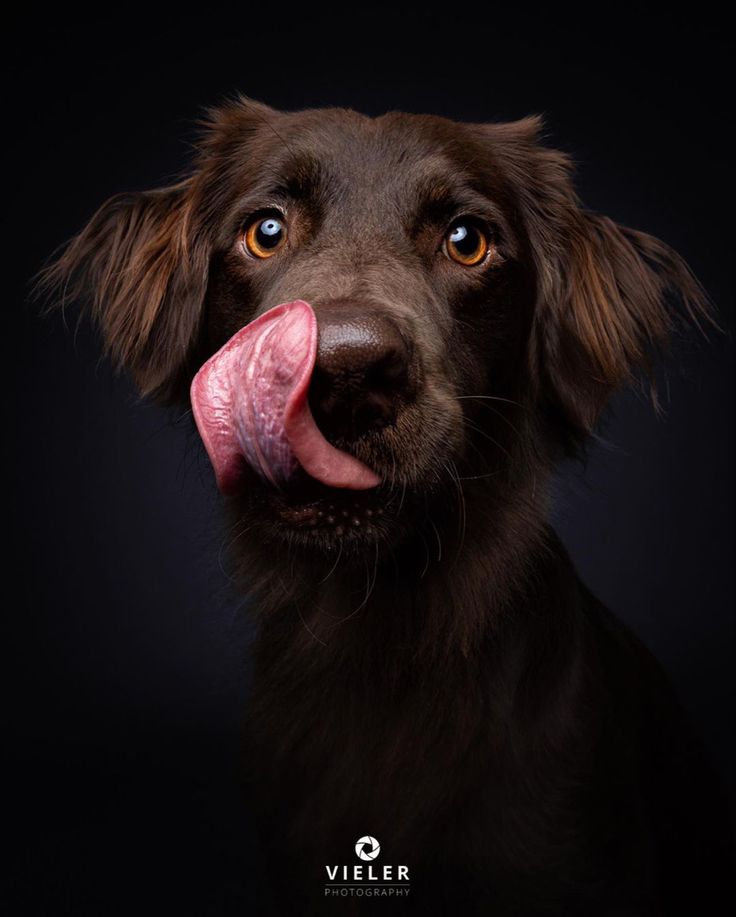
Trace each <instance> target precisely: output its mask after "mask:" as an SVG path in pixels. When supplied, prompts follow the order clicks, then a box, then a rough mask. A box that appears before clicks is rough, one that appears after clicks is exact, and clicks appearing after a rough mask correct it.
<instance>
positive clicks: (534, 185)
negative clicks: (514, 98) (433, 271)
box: [486, 118, 713, 440]
mask: <svg viewBox="0 0 736 917" xmlns="http://www.w3.org/2000/svg"><path fill="white" fill-rule="evenodd" d="M540 129H541V121H540V119H539V118H527V119H524V120H523V121H520V122H516V123H513V124H503V125H488V126H487V129H486V130H487V134H489V135H490V137H491V138H492V140H493V150H494V153H495V156H496V159H497V160H498V162H499V164H500V165H501V168H502V170H503V172H504V174H505V175H506V177H507V179H508V181H509V183H510V185H511V192H512V194H513V195H514V197H515V198H516V199H517V200H518V201H519V204H520V211H521V217H522V220H523V222H524V225H525V230H526V233H527V235H528V238H529V242H530V247H531V251H532V256H533V258H534V261H535V263H536V274H537V305H536V312H535V317H534V323H533V328H532V334H531V342H530V359H531V363H532V366H531V370H532V373H531V375H532V379H533V380H534V382H535V388H536V395H537V397H538V399H539V402H540V403H541V404H543V405H546V406H547V407H549V408H551V409H552V410H554V411H555V413H557V414H558V415H559V414H561V415H562V416H563V418H564V419H565V420H566V421H567V423H568V426H569V429H570V431H571V433H572V435H573V440H577V439H579V438H581V437H582V436H583V435H584V434H586V433H589V432H590V431H591V430H592V429H593V427H594V425H595V423H596V420H597V419H598V417H599V416H600V413H601V411H602V409H603V407H604V405H605V403H606V401H607V400H608V398H609V397H610V395H611V394H612V392H613V391H614V390H615V389H617V388H619V387H620V386H622V385H624V384H626V383H627V382H629V381H631V380H632V379H633V378H634V375H635V373H636V371H637V370H640V369H644V370H645V371H647V370H648V369H649V366H650V358H651V355H652V353H653V352H654V351H656V350H657V349H658V348H662V347H663V346H664V345H666V343H667V341H668V340H669V338H670V336H671V334H672V332H673V331H674V329H675V327H676V326H677V324H678V319H679V318H682V317H685V318H687V319H691V320H692V321H694V323H695V324H696V325H698V326H699V327H702V323H703V322H710V323H713V321H712V319H711V317H710V311H709V308H708V305H707V300H706V296H705V294H704V292H703V290H702V288H701V286H700V285H699V283H698V281H697V280H696V278H695V277H694V276H693V274H692V272H691V271H690V269H689V268H688V266H687V264H686V263H685V262H684V261H683V259H682V258H681V257H680V256H679V255H678V254H677V253H676V252H674V251H673V250H672V249H671V248H669V247H668V246H667V245H665V244H664V243H663V242H660V241H659V240H658V239H655V238H654V237H652V236H649V235H647V234H646V233H642V232H636V231H634V230H631V229H627V228H625V227H622V226H619V225H617V224H616V223H614V222H613V221H612V220H610V219H608V218H606V217H603V216H598V215H596V214H592V213H589V212H586V211H585V210H583V209H582V208H581V206H580V203H579V200H578V198H577V196H576V194H575V192H574V190H573V186H572V181H571V173H572V164H571V161H570V159H569V158H568V157H567V156H566V155H564V154H563V153H560V152H558V151H555V150H550V149H547V148H545V147H544V146H542V145H541V144H540V143H539V133H540ZM678 307H679V308H678ZM651 392H652V396H653V398H654V401H655V405H656V393H655V391H654V388H653V386H652V388H651Z"/></svg>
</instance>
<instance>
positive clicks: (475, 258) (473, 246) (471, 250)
mask: <svg viewBox="0 0 736 917" xmlns="http://www.w3.org/2000/svg"><path fill="white" fill-rule="evenodd" d="M489 248H490V242H489V241H488V236H487V235H486V234H485V232H484V231H483V230H482V229H481V228H480V227H479V226H476V224H475V223H473V222H471V221H469V220H457V221H456V222H455V223H453V224H452V226H450V228H449V229H448V230H447V234H446V235H445V252H446V253H447V256H448V257H449V258H452V260H453V261H456V262H457V263H458V264H462V265H464V266H465V267H474V266H475V265H476V264H480V263H481V261H483V259H484V258H485V257H486V255H487V254H488V249H489Z"/></svg>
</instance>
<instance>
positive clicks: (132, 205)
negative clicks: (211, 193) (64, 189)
mask: <svg viewBox="0 0 736 917" xmlns="http://www.w3.org/2000/svg"><path fill="white" fill-rule="evenodd" d="M191 185H192V182H191V180H186V181H184V182H181V183H180V184H178V185H174V186H172V187H169V188H161V189H159V190H156V191H144V192H140V193H135V194H117V195H115V196H114V197H112V198H110V199H109V200H108V201H106V202H105V203H104V204H103V205H102V206H101V207H100V209H99V210H98V211H97V213H95V214H94V216H93V217H92V219H91V220H90V221H89V223H88V224H87V225H86V226H85V227H84V229H83V230H82V231H81V232H80V233H79V235H78V236H76V237H75V238H74V239H73V240H72V241H71V242H70V243H69V245H68V246H67V248H66V249H65V250H64V252H63V253H62V255H61V256H60V257H59V258H58V260H57V261H56V262H54V263H53V264H52V265H51V266H50V267H49V268H48V269H47V270H46V271H45V272H44V274H43V275H42V278H41V286H42V288H45V289H46V290H47V291H54V292H56V291H58V292H59V296H58V299H59V300H60V304H61V305H64V304H65V303H67V302H70V301H72V300H83V301H84V302H85V303H86V304H87V305H88V308H89V311H90V313H91V315H92V317H93V318H94V319H95V320H96V322H97V323H98V324H99V326H100V328H101V330H102V334H103V338H104V341H105V344H106V346H107V349H108V351H109V352H110V354H111V355H112V357H113V359H114V360H115V362H116V363H117V364H118V365H124V366H126V367H127V368H128V369H129V370H130V372H131V373H132V375H133V378H134V380H135V382H136V384H137V385H138V387H139V389H140V390H141V393H142V394H144V395H149V394H156V395H159V396H162V397H164V398H165V397H168V396H171V395H173V394H174V392H175V390H176V388H177V377H178V375H179V374H180V372H181V371H182V369H183V367H184V365H185V364H186V362H187V358H188V356H189V353H190V350H191V348H192V346H193V342H194V339H195V336H196V331H197V328H198V326H199V320H200V315H201V308H202V303H203V300H204V294H205V289H206V284H207V266H208V261H209V251H208V249H207V246H206V245H205V244H203V242H201V241H199V242H197V241H196V240H195V239H193V238H192V236H193V233H192V226H191Z"/></svg>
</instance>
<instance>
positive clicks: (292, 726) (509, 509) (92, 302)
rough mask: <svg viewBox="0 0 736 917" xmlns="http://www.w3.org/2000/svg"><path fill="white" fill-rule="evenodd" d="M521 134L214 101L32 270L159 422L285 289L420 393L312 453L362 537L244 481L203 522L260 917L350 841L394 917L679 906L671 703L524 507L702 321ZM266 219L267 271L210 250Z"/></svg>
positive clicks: (529, 131) (308, 907)
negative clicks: (464, 238)
mask: <svg viewBox="0 0 736 917" xmlns="http://www.w3.org/2000/svg"><path fill="white" fill-rule="evenodd" d="M540 131H541V124H540V121H539V119H537V118H528V119H525V120H523V121H521V122H518V123H515V124H493V125H460V124H455V123H453V122H450V121H447V120H444V119H440V118H432V117H420V116H409V115H402V114H396V113H393V114H389V115H386V116H384V117H383V118H380V119H376V120H371V119H368V118H364V117H363V116H361V115H357V114H356V113H354V112H349V111H343V110H327V111H310V112H302V113H296V114H283V113H278V112H274V111H273V110H271V109H268V108H266V107H265V106H262V105H259V104H256V103H253V102H250V101H248V100H245V99H239V100H236V101H234V102H232V103H230V104H227V105H225V106H223V107H222V108H220V109H217V110H214V111H213V112H211V113H210V116H209V118H208V120H207V122H206V124H205V126H204V134H203V138H202V141H201V144H200V148H199V153H198V156H197V158H196V160H195V163H194V166H193V169H192V172H191V174H190V175H189V176H188V177H187V178H186V179H185V180H184V181H182V182H181V183H179V184H178V185H175V186H174V187H172V188H168V189H162V190H160V191H154V192H146V193H143V194H141V195H122V196H118V197H115V198H113V199H111V201H109V202H108V203H107V204H105V205H103V207H102V208H101V209H100V211H98V213H97V214H96V215H95V216H94V217H93V218H92V220H91V221H90V223H89V224H88V226H87V227H86V228H85V229H84V230H83V231H82V233H81V234H80V235H79V236H78V237H77V238H76V239H75V240H73V241H72V243H71V244H70V245H69V247H68V248H67V249H66V251H65V252H64V253H63V254H62V255H61V257H60V258H59V259H58V260H57V261H56V263H55V264H54V265H52V266H51V268H50V269H49V270H48V271H47V273H46V275H45V278H44V284H45V285H46V286H47V287H48V288H49V289H52V290H61V293H62V295H61V299H62V301H64V300H66V299H72V298H74V299H76V298H81V299H83V300H86V301H87V302H88V303H89V307H90V310H91V313H92V315H93V316H94V318H95V319H96V320H97V321H98V323H99V324H100V326H101V328H102V332H103V336H104V339H105V341H106V343H107V346H108V349H109V350H110V352H111V353H112V355H113V356H114V358H115V359H116V360H117V361H118V362H119V363H121V364H123V365H125V366H127V367H128V368H129V369H130V370H131V371H132V373H133V375H134V376H135V378H136V380H137V381H138V384H139V386H140V388H141V391H142V392H144V393H146V394H148V393H153V394H156V395H158V396H159V397H161V398H163V399H164V400H167V401H169V402H172V401H177V400H179V401H181V400H182V399H185V398H186V394H185V393H186V386H187V384H188V382H189V381H190V380H191V377H192V375H193V372H194V371H195V370H196V368H197V367H198V365H199V364H200V363H201V362H202V361H203V360H204V359H205V358H206V357H207V356H209V355H210V354H211V353H213V352H214V351H215V350H216V349H218V348H219V347H220V346H221V345H222V344H223V343H225V341H226V340H228V338H229V337H230V336H231V335H232V334H233V333H234V332H235V331H237V330H238V329H239V328H240V327H242V326H243V325H244V324H245V323H247V322H248V321H249V320H251V319H252V318H253V317H254V316H256V315H258V314H261V313H262V312H263V311H265V310H266V309H268V308H270V307H271V306H273V305H275V304H276V303H277V302H283V301H288V300H289V299H293V298H297V297H299V298H303V299H307V300H308V301H309V302H311V303H312V304H313V305H314V306H315V309H316V310H317V314H318V315H319V310H320V308H324V309H327V308H328V307H330V308H333V310H334V307H335V303H339V302H343V301H346V300H349V301H350V302H351V303H354V304H355V305H356V307H358V308H360V307H363V306H365V308H370V309H371V310H374V311H375V310H383V311H384V312H385V314H386V315H390V317H391V320H392V322H394V323H395V324H396V326H397V327H399V328H400V329H401V332H402V334H403V335H404V337H405V338H406V339H407V340H408V341H410V342H411V345H412V354H413V359H414V360H415V366H414V369H415V377H416V378H417V379H420V380H421V382H420V384H418V385H417V393H416V395H415V396H414V395H413V396H412V398H407V399H406V404H405V405H403V404H402V407H401V410H400V411H399V413H398V417H397V420H396V422H395V423H394V424H392V425H391V426H390V427H388V428H387V429H385V430H382V431H380V432H375V431H369V432H367V433H366V434H365V435H364V436H361V437H360V438H358V439H357V440H355V441H354V442H343V441H341V440H339V438H336V439H335V442H336V444H337V445H338V446H341V447H343V448H346V449H348V450H350V451H353V452H354V453H355V454H356V455H357V456H358V457H359V458H361V459H363V460H364V461H366V462H367V463H368V464H369V465H371V466H372V467H374V468H375V469H376V470H378V471H379V472H380V473H381V475H382V477H383V480H384V484H383V485H382V486H381V488H379V491H378V498H380V499H381V500H382V501H383V504H382V506H383V515H382V516H381V517H380V519H379V518H377V517H373V521H372V522H371V523H370V524H369V525H367V526H364V528H363V529H361V530H360V531H354V530H351V531H349V532H347V531H346V532H342V529H339V530H338V529H334V530H328V529H320V530H319V531H317V532H305V531H304V530H301V529H299V528H298V527H296V528H295V527H290V526H289V525H287V524H285V523H284V518H286V517H285V515H284V514H285V513H286V512H287V511H288V508H289V505H290V502H289V501H290V500H293V499H294V497H293V496H290V495H289V494H288V493H287V494H286V495H284V494H276V493H273V492H271V491H270V490H269V489H268V488H265V487H263V486H262V484H260V483H259V482H258V481H256V480H255V479H254V480H253V481H252V482H251V487H250V488H249V489H248V491H247V492H246V493H245V494H244V495H242V496H240V497H238V498H235V499H233V500H231V501H230V502H229V510H230V513H231V517H232V522H233V538H232V552H233V556H234V560H235V563H236V565H237V567H238V570H239V576H240V580H241V582H242V584H243V588H244V589H247V590H249V591H250V592H252V593H253V594H254V595H255V596H256V598H257V617H258V622H259V638H258V642H257V647H256V666H257V677H256V683H255V687H254V691H253V698H252V701H251V705H250V712H249V716H248V722H249V741H248V756H247V758H248V764H247V773H248V777H249V781H250V783H251V784H252V785H253V787H254V788H255V798H256V802H255V803H254V805H255V806H256V808H259V809H260V810H261V817H262V823H263V826H264V832H265V841H264V843H266V845H267V847H268V848H269V849H271V850H272V852H273V853H274V855H275V856H276V859H275V862H276V864H277V865H278V867H279V869H280V870H281V871H280V872H279V873H277V878H276V879H275V883H274V884H275V888H276V889H277V891H276V896H277V898H279V899H280V906H281V908H282V912H283V913H297V912H300V913H307V912H308V911H309V912H312V910H314V912H315V913H322V912H323V910H322V908H324V907H325V906H326V904H328V902H324V901H323V900H321V899H320V897H319V892H320V883H321V881H324V879H323V877H322V876H321V873H320V870H321V868H322V867H321V866H320V864H324V863H331V862H339V861H347V862H352V859H351V858H350V857H349V853H350V850H351V845H352V844H353V843H354V841H355V839H356V838H357V837H358V836H359V835H360V834H364V833H370V834H374V835H376V836H379V837H380V839H381V841H382V843H383V845H384V849H385V850H386V851H389V850H390V851H392V857H393V859H394V861H400V862H403V861H408V862H410V863H411V864H412V868H413V869H414V875H415V877H416V879H415V887H414V891H413V892H412V897H411V899H410V901H409V902H408V904H407V905H406V907H407V908H409V909H411V908H412V907H413V908H415V909H416V910H415V912H416V913H423V914H426V913H448V914H450V913H457V914H473V913H494V914H498V915H501V914H509V915H510V914H523V915H531V914H537V913H539V914H541V913H545V914H558V913H559V914H565V915H572V914H607V913H611V914H613V913H627V914H650V913H660V912H661V913H670V912H674V910H673V908H674V907H675V905H676V902H677V901H687V900H694V899H689V898H688V895H689V894H695V892H694V891H693V889H694V888H695V886H688V887H685V885H683V881H684V879H683V876H684V873H685V871H686V869H685V865H684V864H685V863H692V862H693V861H694V860H693V858H695V859H697V855H696V854H695V853H693V849H694V848H693V844H701V845H702V843H703V837H702V834H698V828H697V825H695V822H694V820H692V819H690V820H688V819H689V815H686V816H683V821H681V822H680V823H679V824H678V825H677V826H673V825H672V824H670V823H669V822H668V820H667V818H668V817H667V815H666V814H665V813H666V810H667V804H668V803H667V798H666V794H667V793H669V792H677V791H678V789H677V788H678V787H681V786H682V783H683V781H687V780H688V779H690V778H688V777H687V774H688V773H690V772H689V770H688V768H689V767H690V758H689V757H688V756H689V754H690V753H689V752H686V751H683V748H684V746H683V745H682V742H681V737H680V733H681V731H682V730H681V727H680V725H679V721H678V719H677V713H676V708H675V705H674V704H673V703H672V701H671V698H670V696H669V692H668V689H667V688H666V687H665V686H664V684H663V682H662V680H661V678H660V675H659V674H658V672H657V670H656V666H654V664H653V662H652V661H651V659H650V658H649V657H648V655H647V654H646V652H645V651H644V650H642V648H641V647H639V646H638V645H637V644H636V642H635V641H634V640H633V638H631V637H630V636H629V635H628V634H626V633H625V632H624V631H623V629H622V628H620V626H618V625H616V624H615V623H614V622H613V621H612V619H610V617H609V616H608V614H607V613H606V612H605V610H603V609H601V608H600V606H599V605H598V604H597V603H596V602H595V600H594V599H593V598H592V597H591V596H590V595H589V594H588V593H587V591H586V590H585V589H584V587H583V586H582V585H581V584H580V583H579V582H578V581H577V579H576V577H575V575H574V571H573V570H572V567H571V565H570V563H569V561H568V559H567V558H566V556H565V553H564V550H563V549H562V547H561V545H560V544H559V543H558V542H557V540H556V538H555V536H554V534H553V533H552V532H551V531H550V529H549V528H548V526H547V523H546V514H547V508H548V507H547V485H548V480H549V476H550V473H551V470H552V467H553V464H554V461H555V459H556V458H557V457H558V456H559V455H560V454H561V453H562V452H563V451H565V450H567V451H570V450H573V451H574V450H576V449H577V448H578V447H579V446H580V445H581V444H582V443H583V442H584V439H585V436H586V435H587V434H588V433H590V432H591V430H592V429H593V427H594V425H595V423H596V421H597V419H598V417H599V416H600V413H601V411H602V409H603V407H604V405H605V403H606V401H607V399H608V398H609V396H610V395H611V393H612V392H613V391H614V390H615V389H617V388H618V387H620V386H621V385H623V384H626V383H628V382H630V381H631V380H632V379H633V378H634V377H635V375H636V373H637V372H638V371H639V370H641V369H642V368H646V366H647V363H648V361H649V359H650V356H651V354H652V352H653V350H654V349H655V348H657V347H660V346H662V345H664V344H665V343H666V341H667V339H668V338H669V336H670V335H671V334H672V332H673V330H674V329H675V328H676V326H677V324H678V320H679V318H680V317H685V318H688V319H690V320H693V321H694V322H695V323H696V324H697V323H698V322H708V321H710V318H709V315H708V310H707V306H706V303H705V297H704V295H703V292H702V290H701V289H700V287H699V285H698V283H697V281H696V280H695V279H694V278H693V276H692V274H691V273H690V271H689V269H688V268H687V266H686V265H685V263H684V262H683V261H682V259H681V258H680V257H679V256H678V255H677V254H676V253H675V252H673V251H672V250H671V249H670V248H668V247H667V246H666V245H665V244H664V243H662V242H660V241H659V240H656V239H653V238H652V237H650V236H647V235H646V234H644V233H640V232H636V231H633V230H630V229H626V228H623V227H620V226H618V225H616V224H615V223H613V222H612V221H611V220H609V219H607V218H605V217H601V216H599V215H596V214H591V213H589V212H586V211H585V210H584V209H582V207H581V205H580V202H579V201H578V199H577V197H576V195H575V192H574V190H573V186H572V183H571V171H572V169H571V162H570V160H569V159H568V157H566V156H565V155H563V154H562V153H559V152H556V151H553V150H549V149H546V148H545V147H544V146H542V145H541V144H540V140H539V137H540ZM274 200H276V201H278V202H282V204H280V206H281V205H283V207H284V208H285V209H286V210H288V218H289V222H290V232H291V233H292V235H291V236H290V239H291V242H290V246H291V247H290V248H289V250H288V253H287V255H285V256H284V257H283V258H280V259H276V258H274V259H273V263H272V264H270V266H268V267H266V266H265V265H263V264H260V265H259V264H255V263H252V262H249V261H248V260H247V259H244V258H243V254H242V251H241V249H240V248H239V247H238V245H237V244H236V240H237V238H238V232H239V229H240V227H241V226H242V225H243V221H244V219H245V218H246V217H247V216H248V214H249V213H251V212H253V210H257V209H258V207H263V206H265V205H268V206H273V204H272V202H273V201H274ZM458 207H464V208H465V209H466V210H470V211H472V212H474V213H475V212H476V211H477V213H478V214H481V215H482V218H483V219H484V220H487V221H488V222H489V223H490V224H492V225H493V233H494V253H493V259H492V260H490V261H489V263H488V267H487V268H486V269H485V270H482V271H481V270H476V271H466V272H464V273H463V269H458V268H457V267H456V266H453V265H450V263H449V261H447V260H446V259H445V260H443V259H442V258H441V257H439V256H438V250H437V238H438V237H439V238H441V234H442V232H443V231H444V229H443V227H444V226H446V223H447V220H448V219H449V216H451V215H452V212H454V211H453V208H455V209H457V208H458ZM678 301H679V304H680V307H679V308H678V307H677V303H678ZM343 497H344V495H343ZM318 498H319V499H320V500H322V499H324V500H325V501H326V500H328V499H330V498H329V497H327V496H325V495H317V496H314V499H318ZM335 499H337V497H336V498H335ZM341 499H342V498H341ZM683 728H684V727H683ZM664 761H667V762H668V763H667V766H666V767H663V768H662V767H661V765H662V764H663V762H664ZM680 814H681V815H682V813H680ZM683 826H685V827H684V828H683ZM683 830H686V831H687V832H689V834H688V836H687V837H684V836H683ZM356 832H357V833H356ZM696 838H698V839H697V840H696ZM681 843H682V844H684V845H685V846H686V847H687V849H686V850H683V849H679V848H678V844H681ZM688 858H690V859H688ZM343 903H344V902H341V904H343ZM354 903H355V904H356V906H358V904H359V902H354ZM369 903H370V902H369ZM657 907H659V908H662V909H663V910H660V911H658V910H656V908H657Z"/></svg>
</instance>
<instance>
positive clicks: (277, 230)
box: [243, 214, 286, 258]
mask: <svg viewBox="0 0 736 917" xmlns="http://www.w3.org/2000/svg"><path fill="white" fill-rule="evenodd" d="M243 242H244V243H245V247H246V249H247V250H248V252H249V253H250V254H251V255H254V256H255V257H256V258H270V257H271V256H272V255H275V254H276V252H278V251H279V250H280V249H281V248H283V246H284V243H285V242H286V223H284V221H283V219H282V218H281V216H280V215H278V214H271V215H270V216H260V217H257V218H256V219H255V220H253V221H252V222H251V223H249V224H248V226H247V227H246V230H245V233H244V234H243Z"/></svg>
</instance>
